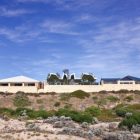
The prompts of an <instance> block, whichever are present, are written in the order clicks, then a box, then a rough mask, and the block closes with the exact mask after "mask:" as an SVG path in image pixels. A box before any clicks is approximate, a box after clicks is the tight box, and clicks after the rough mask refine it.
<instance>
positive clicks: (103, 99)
mask: <svg viewBox="0 0 140 140" xmlns="http://www.w3.org/2000/svg"><path fill="white" fill-rule="evenodd" d="M106 103H107V100H106V99H105V98H101V99H100V100H98V101H97V104H98V106H104V105H106Z"/></svg>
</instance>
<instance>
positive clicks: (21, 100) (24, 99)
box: [13, 92, 31, 107]
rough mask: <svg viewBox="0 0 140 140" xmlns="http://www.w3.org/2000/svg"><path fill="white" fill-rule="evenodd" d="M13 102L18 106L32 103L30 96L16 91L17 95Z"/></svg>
mask: <svg viewBox="0 0 140 140" xmlns="http://www.w3.org/2000/svg"><path fill="white" fill-rule="evenodd" d="M13 103H14V105H15V106H16V107H26V106H29V105H30V104H31V102H30V101H29V98H28V96H27V95H26V94H25V93H22V92H20V93H16V96H15V98H14V100H13Z"/></svg>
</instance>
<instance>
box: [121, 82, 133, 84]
mask: <svg viewBox="0 0 140 140" xmlns="http://www.w3.org/2000/svg"><path fill="white" fill-rule="evenodd" d="M120 84H133V83H132V82H120Z"/></svg>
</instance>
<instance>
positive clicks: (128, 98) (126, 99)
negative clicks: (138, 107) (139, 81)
mask: <svg viewBox="0 0 140 140" xmlns="http://www.w3.org/2000/svg"><path fill="white" fill-rule="evenodd" d="M124 100H125V101H127V102H131V101H132V100H133V96H127V97H125V99H124Z"/></svg>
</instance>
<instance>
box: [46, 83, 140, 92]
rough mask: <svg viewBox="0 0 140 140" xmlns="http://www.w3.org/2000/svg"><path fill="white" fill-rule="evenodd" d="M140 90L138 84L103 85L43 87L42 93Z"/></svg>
mask: <svg viewBox="0 0 140 140" xmlns="http://www.w3.org/2000/svg"><path fill="white" fill-rule="evenodd" d="M121 89H126V90H140V84H104V85H45V86H44V92H56V93H70V92H73V91H76V90H83V91H86V92H99V91H102V90H105V91H118V90H121Z"/></svg>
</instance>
